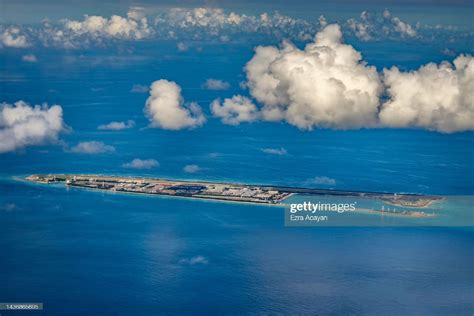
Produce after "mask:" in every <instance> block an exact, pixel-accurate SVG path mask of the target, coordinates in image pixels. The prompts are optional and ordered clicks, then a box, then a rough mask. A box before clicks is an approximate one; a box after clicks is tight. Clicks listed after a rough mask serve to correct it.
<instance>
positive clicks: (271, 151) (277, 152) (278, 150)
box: [261, 147, 288, 156]
mask: <svg viewBox="0 0 474 316" xmlns="http://www.w3.org/2000/svg"><path fill="white" fill-rule="evenodd" d="M261 150H262V152H264V153H266V154H270V155H278V156H284V155H286V154H288V152H287V151H286V149H285V148H283V147H281V148H262V149H261Z"/></svg>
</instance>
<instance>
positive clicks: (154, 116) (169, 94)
mask: <svg viewBox="0 0 474 316" xmlns="http://www.w3.org/2000/svg"><path fill="white" fill-rule="evenodd" d="M145 113H146V115H147V116H148V119H149V120H150V122H151V126H152V127H158V128H162V129H169V130H179V129H184V128H194V127H198V126H201V125H203V124H204V122H205V121H206V118H205V117H204V115H203V114H202V110H201V107H200V106H199V105H198V104H197V103H196V102H191V103H185V102H184V98H183V97H182V96H181V87H180V86H179V85H178V84H176V82H173V81H168V80H164V79H161V80H157V81H155V82H153V83H152V85H151V87H150V96H149V97H148V99H147V101H146V104H145Z"/></svg>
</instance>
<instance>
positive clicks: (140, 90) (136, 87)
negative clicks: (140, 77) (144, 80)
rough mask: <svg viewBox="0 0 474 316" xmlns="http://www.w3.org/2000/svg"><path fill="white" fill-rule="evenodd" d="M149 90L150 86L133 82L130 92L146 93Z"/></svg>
mask: <svg viewBox="0 0 474 316" xmlns="http://www.w3.org/2000/svg"><path fill="white" fill-rule="evenodd" d="M149 90H150V87H148V86H145V85H141V84H134V85H133V87H132V89H130V92H132V93H147V92H148V91H149Z"/></svg>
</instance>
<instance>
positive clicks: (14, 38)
mask: <svg viewBox="0 0 474 316" xmlns="http://www.w3.org/2000/svg"><path fill="white" fill-rule="evenodd" d="M1 46H5V47H12V48H27V47H30V46H31V43H30V42H29V40H28V38H27V37H26V35H25V34H23V33H22V30H21V29H20V28H19V27H16V26H10V27H8V28H6V29H5V30H4V31H3V32H2V33H1V34H0V47H1Z"/></svg>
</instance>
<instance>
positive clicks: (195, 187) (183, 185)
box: [26, 174, 442, 217]
mask: <svg viewBox="0 0 474 316" xmlns="http://www.w3.org/2000/svg"><path fill="white" fill-rule="evenodd" d="M26 179H27V180H29V181H32V182H36V183H65V184H66V185H67V186H71V187H81V188H90V189H98V190H107V191H113V192H129V193H143V194H158V195H172V196H186V197H193V198H202V199H211V200H226V201H235V202H250V203H268V204H278V203H281V202H282V201H283V200H285V199H286V198H288V197H289V196H290V195H291V194H294V193H295V194H309V195H333V196H359V197H367V198H372V199H377V200H381V201H383V202H385V203H387V204H391V205H395V206H402V207H408V208H421V207H427V206H429V205H430V204H431V203H433V202H435V201H438V200H440V199H442V197H439V196H428V195H418V194H393V193H380V192H358V191H338V190H324V189H311V188H295V187H281V186H262V185H248V184H234V183H220V182H203V181H181V180H165V179H152V178H132V177H118V176H101V175H66V174H55V175H31V176H29V177H27V178H26ZM372 211H374V210H372ZM378 212H384V213H397V214H398V215H408V216H417V217H425V216H427V214H425V213H424V212H415V211H404V212H405V213H404V212H400V211H398V210H395V209H394V210H392V211H390V210H389V209H387V210H385V209H382V210H378Z"/></svg>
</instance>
